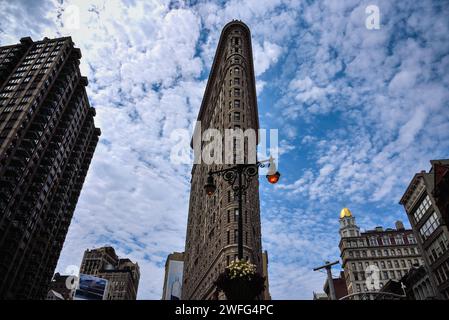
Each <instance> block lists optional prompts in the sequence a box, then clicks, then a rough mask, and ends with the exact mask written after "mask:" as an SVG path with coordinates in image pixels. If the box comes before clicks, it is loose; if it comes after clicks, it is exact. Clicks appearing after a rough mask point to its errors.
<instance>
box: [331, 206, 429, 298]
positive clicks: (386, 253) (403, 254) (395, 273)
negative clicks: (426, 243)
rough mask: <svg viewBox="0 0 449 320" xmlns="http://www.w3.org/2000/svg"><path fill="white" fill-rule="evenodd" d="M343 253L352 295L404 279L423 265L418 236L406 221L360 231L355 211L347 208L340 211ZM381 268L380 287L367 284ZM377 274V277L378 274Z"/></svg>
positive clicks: (348, 284) (347, 282)
mask: <svg viewBox="0 0 449 320" xmlns="http://www.w3.org/2000/svg"><path fill="white" fill-rule="evenodd" d="M340 237H341V240H340V244H339V247H340V253H341V255H340V256H341V260H342V267H343V269H344V276H345V279H346V286H347V289H348V294H349V295H351V294H355V293H361V294H363V293H365V292H368V291H379V289H380V288H382V286H383V285H384V284H385V283H386V282H387V281H388V280H390V279H397V280H399V279H401V278H402V277H403V276H404V275H405V274H406V273H407V272H408V270H409V269H410V268H411V267H412V266H419V265H422V264H423V263H424V262H423V259H422V256H421V254H420V251H419V248H418V245H417V243H416V239H415V236H414V234H413V231H412V230H409V229H405V228H404V225H403V224H402V222H400V221H398V222H396V228H395V229H392V228H387V229H385V230H384V229H383V228H382V227H376V228H375V229H374V230H368V231H365V232H360V228H359V227H358V226H357V225H356V223H355V217H354V216H353V215H352V213H351V211H350V210H349V209H347V208H344V209H343V210H342V211H341V213H340ZM371 268H373V269H374V270H378V278H379V286H378V287H377V288H376V287H372V286H367V284H366V279H367V277H369V278H370V279H372V278H373V274H372V271H371V270H370V269H371ZM374 277H375V276H374Z"/></svg>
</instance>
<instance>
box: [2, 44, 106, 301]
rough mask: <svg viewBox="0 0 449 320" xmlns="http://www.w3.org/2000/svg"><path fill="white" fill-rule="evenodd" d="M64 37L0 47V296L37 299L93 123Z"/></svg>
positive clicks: (91, 144) (83, 167)
mask: <svg viewBox="0 0 449 320" xmlns="http://www.w3.org/2000/svg"><path fill="white" fill-rule="evenodd" d="M80 59H81V51H80V50H79V49H77V48H75V47H74V44H73V42H72V40H71V38H70V37H65V38H58V39H48V38H45V39H43V40H42V41H36V42H34V41H33V40H32V39H31V38H23V39H21V40H20V43H19V44H16V45H11V46H4V47H0V274H1V277H0V299H44V298H45V297H46V295H47V292H48V288H49V283H50V281H51V279H52V276H53V273H54V269H55V267H56V264H57V262H58V259H59V255H60V252H61V249H62V245H63V243H64V240H65V237H66V234H67V231H68V228H69V225H70V221H71V219H72V215H73V212H74V210H75V206H76V203H77V201H78V197H79V195H80V192H81V188H82V186H83V183H84V179H85V177H86V174H87V170H88V168H89V165H90V162H91V159H92V156H93V153H94V150H95V148H96V145H97V142H98V139H99V136H100V129H98V128H95V125H94V116H95V109H94V108H92V107H91V106H90V104H89V101H88V97H87V94H86V89H85V87H86V86H87V84H88V82H87V78H85V77H82V76H81V74H80V69H79V63H80V62H79V61H80Z"/></svg>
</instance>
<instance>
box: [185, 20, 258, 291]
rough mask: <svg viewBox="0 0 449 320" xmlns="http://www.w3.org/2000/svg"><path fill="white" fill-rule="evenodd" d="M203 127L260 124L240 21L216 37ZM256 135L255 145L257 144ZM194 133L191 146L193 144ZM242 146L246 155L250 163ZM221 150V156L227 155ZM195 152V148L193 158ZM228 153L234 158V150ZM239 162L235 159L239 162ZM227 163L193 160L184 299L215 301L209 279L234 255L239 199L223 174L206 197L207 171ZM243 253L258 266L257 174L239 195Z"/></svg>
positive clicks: (244, 29) (246, 36)
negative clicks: (210, 193) (241, 197)
mask: <svg viewBox="0 0 449 320" xmlns="http://www.w3.org/2000/svg"><path fill="white" fill-rule="evenodd" d="M198 121H201V129H200V130H199V127H197V128H196V130H195V135H197V134H199V133H201V134H202V133H204V131H205V130H206V129H209V128H214V129H217V130H218V131H219V132H220V133H221V134H222V136H223V141H222V145H223V146H224V145H225V139H224V135H225V129H242V130H246V129H254V130H256V133H257V130H258V128H259V119H258V111H257V97H256V86H255V76H254V66H253V56H252V48H251V34H250V30H249V28H248V27H247V26H246V25H245V24H244V23H242V22H240V21H232V22H230V23H228V24H227V25H226V26H225V27H224V29H223V31H222V33H221V36H220V39H219V42H218V48H217V51H216V54H215V58H214V61H213V65H212V68H211V71H210V75H209V79H208V82H207V86H206V90H205V93H204V97H203V101H202V104H201V108H200V111H199V115H198ZM195 135H194V136H195ZM257 139H258V138H257V137H256V140H255V141H254V144H257ZM195 144H196V142H195V137H194V139H193V146H194V148H195ZM250 147H255V145H254V146H252V145H248V143H246V144H245V149H244V156H242V158H244V159H243V160H244V161H245V163H247V162H248V148H250ZM224 151H225V150H224V148H223V150H222V152H223V157H222V159H225V158H226V159H228V157H229V156H230V155H229V154H225V152H224ZM198 156H199V154H198V153H197V152H195V158H196V159H198V158H197V157H198ZM231 157H232V158H233V162H234V163H235V161H234V160H237V158H238V155H236V154H235V149H234V152H233V154H231ZM237 161H238V160H237ZM226 166H229V165H228V164H216V163H214V164H212V165H207V164H205V163H201V164H194V165H193V168H192V179H191V193H190V203H189V215H188V222H187V236H186V245H185V255H184V281H183V286H182V287H183V299H213V298H214V297H216V292H215V291H216V289H215V287H214V285H213V282H214V281H215V280H216V279H217V277H218V275H219V274H220V273H221V272H223V271H224V269H225V267H226V266H227V265H229V264H230V262H231V261H233V260H234V259H236V257H237V252H238V250H237V239H238V233H237V231H238V229H237V228H238V223H237V220H238V219H237V215H238V214H240V213H239V212H238V203H237V197H236V196H235V194H234V192H233V191H232V189H231V187H230V186H229V184H228V182H226V181H224V180H223V178H222V177H219V178H217V179H215V182H216V186H217V189H216V192H215V194H214V195H213V196H211V197H207V196H206V194H205V191H204V185H205V183H206V178H207V173H208V172H209V170H218V169H222V168H225V167H226ZM241 214H243V217H242V218H243V234H242V236H243V245H244V248H243V250H244V254H243V257H244V258H246V259H248V260H250V261H251V262H252V263H254V264H255V265H256V266H257V269H258V271H259V272H260V273H262V272H263V266H262V263H263V261H262V245H261V226H260V209H259V192H258V181H257V176H256V177H253V178H252V180H251V181H250V183H249V185H248V189H247V190H246V192H245V194H244V195H243V209H242V213H241Z"/></svg>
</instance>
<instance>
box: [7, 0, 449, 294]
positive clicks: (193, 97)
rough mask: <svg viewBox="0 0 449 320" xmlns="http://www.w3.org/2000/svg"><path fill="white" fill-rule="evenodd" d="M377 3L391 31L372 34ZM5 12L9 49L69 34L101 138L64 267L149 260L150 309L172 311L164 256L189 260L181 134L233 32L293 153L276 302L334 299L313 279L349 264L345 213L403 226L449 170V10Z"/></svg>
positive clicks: (365, 221)
mask: <svg viewBox="0 0 449 320" xmlns="http://www.w3.org/2000/svg"><path fill="white" fill-rule="evenodd" d="M372 4H374V5H377V6H378V7H379V9H380V29H379V30H368V29H367V28H366V27H365V20H366V17H367V14H366V13H365V8H366V7H367V6H368V5H372ZM74 8H75V11H73V10H74ZM76 10H79V13H80V21H79V25H76V23H73V20H70V18H71V17H73V15H72V14H73V12H76ZM0 12H1V14H2V17H1V19H0V44H1V45H6V44H13V43H17V42H18V40H19V39H20V37H23V36H31V37H32V38H33V39H34V40H39V39H41V38H43V37H44V36H48V37H55V36H62V35H64V36H65V35H71V36H72V38H73V40H74V42H75V44H76V46H78V47H79V48H81V50H82V54H83V58H82V62H81V70H82V73H83V74H84V75H86V76H87V77H88V78H89V87H88V94H89V98H90V101H91V104H92V105H93V106H94V107H95V108H96V109H97V117H96V124H97V126H99V127H100V128H101V130H102V136H101V140H100V143H99V145H98V147H97V150H96V153H95V156H94V159H93V162H92V164H91V167H90V170H89V173H88V177H87V180H86V182H85V184H84V188H83V191H82V194H81V197H80V200H79V202H78V206H77V209H76V211H75V215H74V219H73V221H72V224H71V227H70V229H69V233H68V235H67V239H66V242H65V244H64V248H63V251H62V253H61V258H60V261H59V263H58V267H57V270H59V271H61V272H64V270H65V269H66V268H67V267H68V266H69V265H79V264H80V262H81V259H82V253H83V251H84V250H85V249H86V248H93V247H98V246H102V245H107V244H111V245H113V246H114V247H115V248H116V250H117V251H118V253H119V255H121V256H128V257H130V258H131V259H132V260H134V261H138V262H139V264H140V267H141V273H142V276H141V282H140V288H139V298H140V299H160V297H161V294H162V282H163V264H164V262H165V258H166V256H167V254H168V253H170V252H172V251H182V250H183V248H184V241H185V231H186V220H187V212H188V196H189V175H190V166H189V165H177V164H173V163H171V162H170V161H169V156H170V150H171V147H172V146H173V141H172V140H171V138H170V135H171V133H172V132H173V130H176V129H190V128H191V124H192V123H193V121H195V119H196V116H197V113H198V110H199V106H200V103H201V99H202V95H203V92H204V88H205V85H206V80H207V76H208V73H209V70H210V66H211V63H212V59H213V55H214V53H215V49H216V45H217V41H218V38H219V35H220V32H221V28H222V27H223V26H224V25H225V24H226V23H227V22H228V21H230V20H232V19H241V20H243V21H244V22H245V23H247V24H248V25H249V27H250V28H251V30H252V35H253V39H252V40H253V51H254V57H255V72H256V82H257V91H258V103H259V115H260V124H261V127H262V128H266V129H279V140H280V142H281V156H280V170H281V172H282V177H281V179H282V180H281V183H280V184H279V185H278V186H276V187H275V188H273V187H272V186H268V185H267V184H266V182H262V184H261V185H262V187H261V217H262V235H263V247H264V249H266V250H268V253H269V258H270V263H269V272H270V274H269V276H270V289H271V294H272V296H273V298H274V299H310V298H311V297H312V292H313V291H322V285H323V282H324V279H325V274H323V273H320V272H313V271H312V268H313V267H315V266H317V265H319V264H321V263H322V262H323V261H324V260H334V259H337V258H338V257H339V251H338V241H339V237H338V214H339V211H340V210H341V208H342V207H344V206H347V207H349V208H350V209H351V210H352V212H353V213H354V215H355V216H356V219H357V222H358V224H359V226H360V227H361V228H362V229H371V228H373V227H375V226H377V225H383V226H385V227H392V226H393V224H394V221H395V220H398V219H401V220H404V221H406V220H407V218H406V216H405V214H404V211H403V209H402V208H401V207H400V206H399V205H398V201H399V199H400V197H401V195H402V193H403V191H404V190H405V188H406V186H407V185H408V183H409V181H410V180H411V178H412V176H413V175H414V173H416V172H419V171H421V170H428V169H429V167H430V165H429V160H431V159H436V158H447V157H448V150H449V112H448V106H449V91H448V86H449V75H448V73H447V70H449V41H448V40H449V39H448V38H449V19H448V18H447V17H448V16H449V2H448V1H376V0H370V1H359V0H354V1H295V0H292V1H283V0H271V1H266V0H257V1H256V0H252V1H240V0H236V1H229V2H223V1H220V2H203V1H195V2H182V1H171V2H169V1H161V2H157V1H137V0H134V1H132V0H129V1H118V0H108V1H104V0H103V1H99V0H98V1H80V0H78V1H76V0H73V1H62V0H61V1H50V0H49V1H31V0H28V1H27V0H22V1H0ZM337 272H338V270H337V269H335V270H334V273H335V274H337Z"/></svg>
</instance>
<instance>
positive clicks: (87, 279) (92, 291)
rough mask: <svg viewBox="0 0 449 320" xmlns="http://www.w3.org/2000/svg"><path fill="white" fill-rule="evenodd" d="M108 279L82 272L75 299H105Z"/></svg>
mask: <svg viewBox="0 0 449 320" xmlns="http://www.w3.org/2000/svg"><path fill="white" fill-rule="evenodd" d="M107 293H108V280H106V279H102V278H98V277H95V276H92V275H89V274H82V273H81V274H80V277H79V282H78V286H77V288H76V291H75V297H74V300H105V299H106V297H107Z"/></svg>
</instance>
